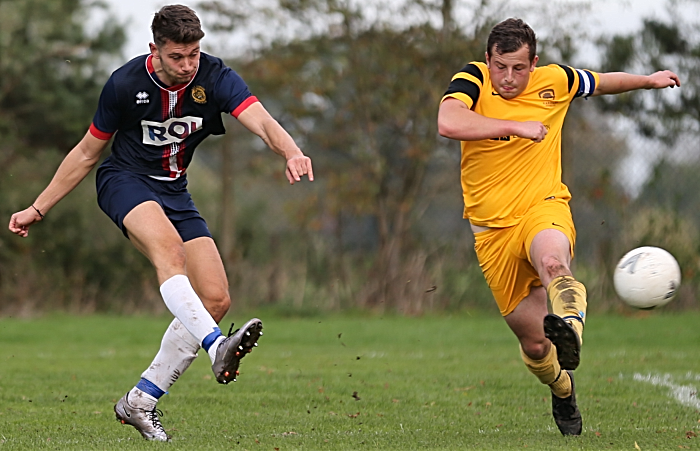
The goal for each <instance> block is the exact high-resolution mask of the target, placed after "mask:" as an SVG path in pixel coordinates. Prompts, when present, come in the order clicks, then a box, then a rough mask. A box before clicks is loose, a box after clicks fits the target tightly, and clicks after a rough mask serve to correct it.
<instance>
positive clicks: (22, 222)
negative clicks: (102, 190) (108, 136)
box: [9, 132, 108, 237]
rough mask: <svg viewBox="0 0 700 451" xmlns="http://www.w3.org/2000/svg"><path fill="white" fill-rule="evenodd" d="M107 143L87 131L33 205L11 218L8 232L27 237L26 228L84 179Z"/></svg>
mask: <svg viewBox="0 0 700 451" xmlns="http://www.w3.org/2000/svg"><path fill="white" fill-rule="evenodd" d="M107 142H108V141H104V140H101V139H98V138H95V137H94V136H93V135H92V134H90V132H88V133H87V134H86V135H85V136H84V137H83V139H82V140H81V141H80V142H79V143H78V145H76V146H75V147H74V148H73V150H71V151H70V152H69V153H68V155H66V158H64V159H63V162H62V163H61V165H60V166H59V167H58V169H57V170H56V174H55V175H54V177H53V179H52V180H51V183H49V186H47V187H46V189H45V190H44V191H43V192H42V193H41V194H40V195H39V197H37V198H36V200H35V201H34V203H33V204H32V205H31V206H30V207H28V208H26V209H24V210H22V211H18V212H17V213H15V214H13V215H12V217H11V218H10V226H9V228H10V231H11V232H12V233H16V234H17V235H19V236H21V237H26V236H27V235H28V234H29V226H31V225H32V224H34V223H35V222H39V221H41V220H42V219H43V218H44V215H46V213H47V212H48V211H49V210H50V209H51V208H52V207H53V206H54V205H56V204H57V203H58V201H60V200H61V199H63V198H64V197H65V196H66V195H67V194H68V193H70V192H71V191H72V190H73V188H75V187H76V186H78V184H79V183H80V182H81V181H82V180H83V179H84V178H85V176H86V175H88V173H89V172H90V170H92V168H93V167H94V166H95V164H97V162H98V161H99V158H100V154H101V153H102V150H104V148H105V146H106V145H107Z"/></svg>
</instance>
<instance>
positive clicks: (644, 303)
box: [613, 246, 681, 309]
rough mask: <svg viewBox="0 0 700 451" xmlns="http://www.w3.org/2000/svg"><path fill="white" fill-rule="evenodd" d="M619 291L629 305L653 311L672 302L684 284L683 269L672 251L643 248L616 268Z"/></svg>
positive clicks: (628, 254) (629, 254)
mask: <svg viewBox="0 0 700 451" xmlns="http://www.w3.org/2000/svg"><path fill="white" fill-rule="evenodd" d="M613 283H614V285H615V291H616V292H617V294H618V296H620V297H621V298H622V300H623V301H625V302H626V303H627V304H628V305H630V306H632V307H635V308H639V309H653V308H655V307H660V306H662V305H666V304H667V303H669V302H670V301H671V300H672V299H673V298H674V297H675V296H676V293H677V292H678V287H680V285H681V268H680V267H679V266H678V262H677V261H676V259H675V258H674V257H673V255H671V254H670V253H669V252H668V251H666V250H664V249H661V248H659V247H651V246H643V247H638V248H637V249H632V250H631V251H629V252H628V253H627V254H625V256H624V257H622V259H620V262H619V263H618V264H617V266H616V267H615V274H614V276H613Z"/></svg>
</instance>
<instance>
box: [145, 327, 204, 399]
mask: <svg viewBox="0 0 700 451" xmlns="http://www.w3.org/2000/svg"><path fill="white" fill-rule="evenodd" d="M199 347H200V346H199V343H197V339H196V338H194V336H192V334H191V333H189V332H188V331H187V329H185V326H183V325H182V323H181V322H180V320H179V319H177V318H175V319H174V320H173V321H172V322H171V323H170V326H168V329H167V330H166V331H165V334H163V340H162V341H161V343H160V349H159V350H158V354H156V356H155V358H154V359H153V362H151V364H150V365H149V367H148V368H147V369H146V371H144V372H143V374H141V381H139V383H138V385H136V388H139V389H140V390H142V391H143V392H145V393H147V394H149V395H151V396H153V397H154V398H155V399H158V398H160V397H161V396H162V395H163V394H165V393H166V392H167V391H168V390H169V389H170V387H171V386H172V385H173V384H174V383H175V382H176V381H177V379H178V378H179V377H180V376H182V373H184V372H185V370H187V368H189V366H190V364H192V362H193V361H194V359H195V358H197V351H198V350H199Z"/></svg>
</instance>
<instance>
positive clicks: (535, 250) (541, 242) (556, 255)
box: [530, 229, 571, 276]
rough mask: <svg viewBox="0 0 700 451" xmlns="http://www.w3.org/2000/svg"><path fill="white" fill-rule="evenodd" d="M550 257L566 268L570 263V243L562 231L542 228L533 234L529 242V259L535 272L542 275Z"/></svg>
mask: <svg viewBox="0 0 700 451" xmlns="http://www.w3.org/2000/svg"><path fill="white" fill-rule="evenodd" d="M552 259H556V260H557V261H558V262H560V263H561V264H563V265H564V266H565V267H566V269H567V270H568V268H569V266H570V264H571V243H570V241H569V238H568V237H567V236H566V235H565V234H564V233H563V232H562V231H560V230H557V229H544V230H541V231H539V232H538V233H537V234H536V235H535V238H534V239H533V240H532V243H531V244H530V260H531V262H532V266H534V267H535V269H536V270H537V273H538V274H540V276H543V275H544V274H546V272H547V265H548V264H551V260H552Z"/></svg>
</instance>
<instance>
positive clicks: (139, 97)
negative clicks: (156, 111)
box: [136, 91, 151, 105]
mask: <svg viewBox="0 0 700 451" xmlns="http://www.w3.org/2000/svg"><path fill="white" fill-rule="evenodd" d="M150 102H151V100H150V99H149V98H148V93H147V92H145V91H141V92H139V93H137V94H136V105H141V104H144V103H150Z"/></svg>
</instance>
